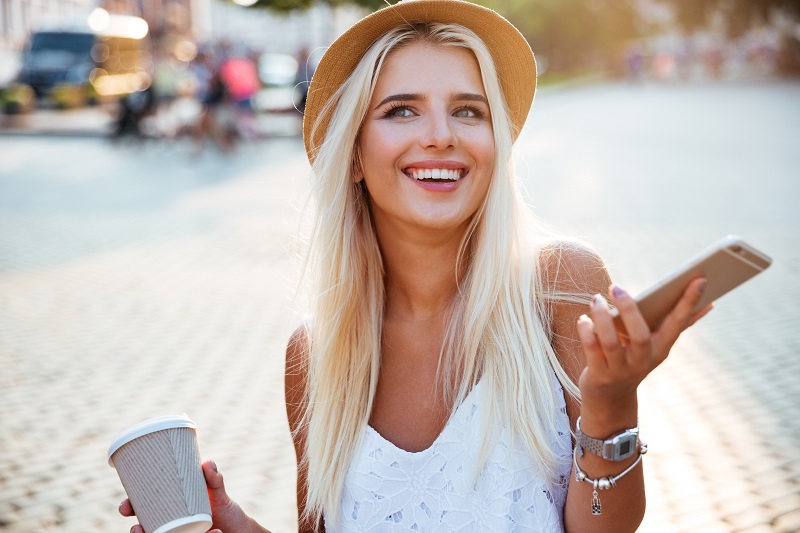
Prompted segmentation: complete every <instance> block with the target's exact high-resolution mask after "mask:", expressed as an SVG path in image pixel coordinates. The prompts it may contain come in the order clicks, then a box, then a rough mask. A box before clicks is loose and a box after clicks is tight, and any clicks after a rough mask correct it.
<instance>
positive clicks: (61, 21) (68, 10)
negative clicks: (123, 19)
mask: <svg viewBox="0 0 800 533" xmlns="http://www.w3.org/2000/svg"><path fill="white" fill-rule="evenodd" d="M98 7H100V8H103V9H105V10H106V11H107V12H108V13H110V14H112V15H131V16H136V17H140V18H142V19H144V20H145V21H146V22H147V24H148V27H149V34H148V38H149V40H150V41H151V42H152V44H153V48H154V49H155V50H159V49H161V50H169V49H171V48H172V45H173V44H174V43H175V42H182V41H187V40H188V41H192V42H194V43H196V44H198V45H203V44H210V43H218V42H221V41H227V42H230V43H232V44H239V45H244V46H246V47H247V48H249V49H251V50H257V51H261V52H265V51H268V52H278V53H286V54H295V53H297V52H298V51H299V50H300V49H303V48H305V49H309V50H314V49H317V48H319V47H323V46H327V45H328V44H329V43H330V42H331V41H332V40H333V39H334V38H336V36H338V35H339V34H340V33H341V32H342V31H344V29H345V28H347V27H348V26H349V25H350V24H352V23H353V22H354V21H355V20H357V19H358V18H359V17H360V16H361V15H363V12H362V11H361V10H360V9H359V8H357V7H351V6H341V7H337V8H331V7H330V6H327V5H319V6H316V7H314V8H312V9H309V10H306V11H300V12H297V13H290V14H281V15H276V14H274V13H271V12H269V11H268V10H264V9H254V8H245V7H242V6H239V5H235V4H234V3H232V2H229V1H227V0H0V86H2V85H4V84H5V83H7V82H9V81H10V80H11V79H13V77H14V75H15V74H16V72H17V71H18V69H19V56H20V53H21V52H22V50H23V48H24V47H25V45H26V43H27V41H28V38H29V36H30V34H31V32H32V31H36V30H41V29H50V28H60V29H65V28H72V29H78V28H79V27H82V28H84V29H85V28H86V27H87V20H88V17H89V15H90V14H91V13H92V11H93V10H94V9H96V8H98Z"/></svg>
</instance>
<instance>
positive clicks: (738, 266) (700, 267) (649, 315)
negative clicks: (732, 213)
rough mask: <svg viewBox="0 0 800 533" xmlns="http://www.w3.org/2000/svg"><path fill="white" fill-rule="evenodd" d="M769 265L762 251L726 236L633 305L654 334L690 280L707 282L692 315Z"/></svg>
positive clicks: (618, 318)
mask: <svg viewBox="0 0 800 533" xmlns="http://www.w3.org/2000/svg"><path fill="white" fill-rule="evenodd" d="M771 263H772V259H771V258H770V257H769V256H768V255H766V254H765V253H764V252H761V251H760V250H758V249H756V248H755V247H754V246H752V245H750V244H748V243H746V242H744V241H743V240H742V239H740V238H739V237H737V236H735V235H728V236H727V237H725V238H723V239H721V240H719V241H717V242H716V243H714V244H712V245H711V246H709V247H708V248H706V249H705V250H703V251H702V252H700V253H699V254H697V255H696V256H694V257H693V258H691V259H690V260H689V261H687V262H686V263H684V264H683V265H681V266H680V267H678V268H677V269H675V270H674V271H673V272H672V273H671V274H669V275H668V276H665V277H664V278H662V279H661V280H660V281H658V282H657V283H656V284H654V285H653V286H652V287H650V288H649V289H647V290H646V291H644V292H643V293H641V294H640V295H639V296H637V297H636V303H637V304H638V305H639V310H640V311H641V313H642V316H644V319H645V321H646V322H647V325H648V326H650V330H651V331H655V330H656V329H658V327H659V326H660V325H661V322H663V321H664V319H665V318H666V316H667V315H668V314H669V312H670V311H672V309H673V308H674V307H675V304H676V303H678V300H680V297H681V295H682V294H683V291H684V290H685V289H686V286H687V285H688V284H689V283H690V282H691V281H692V280H693V279H696V278H699V277H704V278H706V279H707V280H708V285H707V286H706V290H705V292H704V293H703V296H702V298H700V301H699V302H697V305H696V306H695V309H694V311H695V312H696V311H699V310H701V309H703V308H704V307H706V306H707V305H708V304H710V303H711V302H713V301H714V300H716V299H717V298H719V297H720V296H722V295H724V294H726V293H727V292H729V291H731V290H732V289H734V288H736V287H738V286H739V285H741V284H742V283H744V282H745V281H747V280H749V279H750V278H752V277H753V276H755V275H756V274H759V273H760V272H763V271H764V270H765V269H766V268H767V267H769V265H770V264H771ZM611 314H612V316H613V317H614V321H615V322H616V325H617V328H618V329H620V328H621V329H620V330H621V331H624V326H623V325H622V319H621V318H620V317H619V315H618V312H617V310H616V309H612V311H611Z"/></svg>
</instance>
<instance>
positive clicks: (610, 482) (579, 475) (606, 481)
mask: <svg viewBox="0 0 800 533" xmlns="http://www.w3.org/2000/svg"><path fill="white" fill-rule="evenodd" d="M646 453H647V444H645V443H644V442H642V441H639V457H637V458H636V460H635V461H634V462H633V463H631V465H630V466H629V467H628V468H626V469H625V470H623V471H622V472H621V473H619V474H617V475H616V476H610V477H601V478H598V479H591V478H590V477H589V476H587V475H586V472H584V471H583V470H581V467H580V466H578V447H577V446H576V447H575V448H574V449H573V450H572V464H573V465H574V466H575V481H586V482H587V483H591V484H592V487H593V490H592V514H593V515H595V516H597V515H601V514H603V508H602V506H601V505H600V497H599V496H598V495H597V491H598V490H606V489H610V488H611V487H615V486H616V485H617V481H619V480H620V479H621V478H622V477H623V476H625V474H627V473H628V472H630V471H631V470H633V469H634V468H635V467H636V465H638V464H639V463H640V462H641V461H642V456H643V455H644V454H646Z"/></svg>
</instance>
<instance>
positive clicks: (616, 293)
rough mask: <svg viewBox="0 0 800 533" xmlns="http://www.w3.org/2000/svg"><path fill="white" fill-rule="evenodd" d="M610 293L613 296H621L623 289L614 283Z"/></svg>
mask: <svg viewBox="0 0 800 533" xmlns="http://www.w3.org/2000/svg"><path fill="white" fill-rule="evenodd" d="M611 293H612V294H613V295H614V298H622V297H623V296H625V291H623V290H622V289H621V288H620V287H618V286H616V285H614V288H613V289H611Z"/></svg>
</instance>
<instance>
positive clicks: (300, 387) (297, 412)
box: [284, 321, 310, 433]
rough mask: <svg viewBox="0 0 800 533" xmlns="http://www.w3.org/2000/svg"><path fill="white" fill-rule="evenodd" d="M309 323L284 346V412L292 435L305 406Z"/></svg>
mask: <svg viewBox="0 0 800 533" xmlns="http://www.w3.org/2000/svg"><path fill="white" fill-rule="evenodd" d="M308 328H309V322H307V321H306V322H304V323H303V324H301V325H300V327H298V328H297V329H296V330H295V331H294V333H292V336H291V337H290V338H289V342H288V343H287V345H286V370H285V375H284V380H285V381H284V387H285V394H286V412H287V415H288V416H289V426H290V427H291V429H292V433H294V432H295V430H296V429H297V428H298V427H299V426H300V422H301V421H302V419H303V415H304V411H305V405H306V404H307V398H306V390H307V381H308V354H309V346H310V343H309V331H308Z"/></svg>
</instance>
